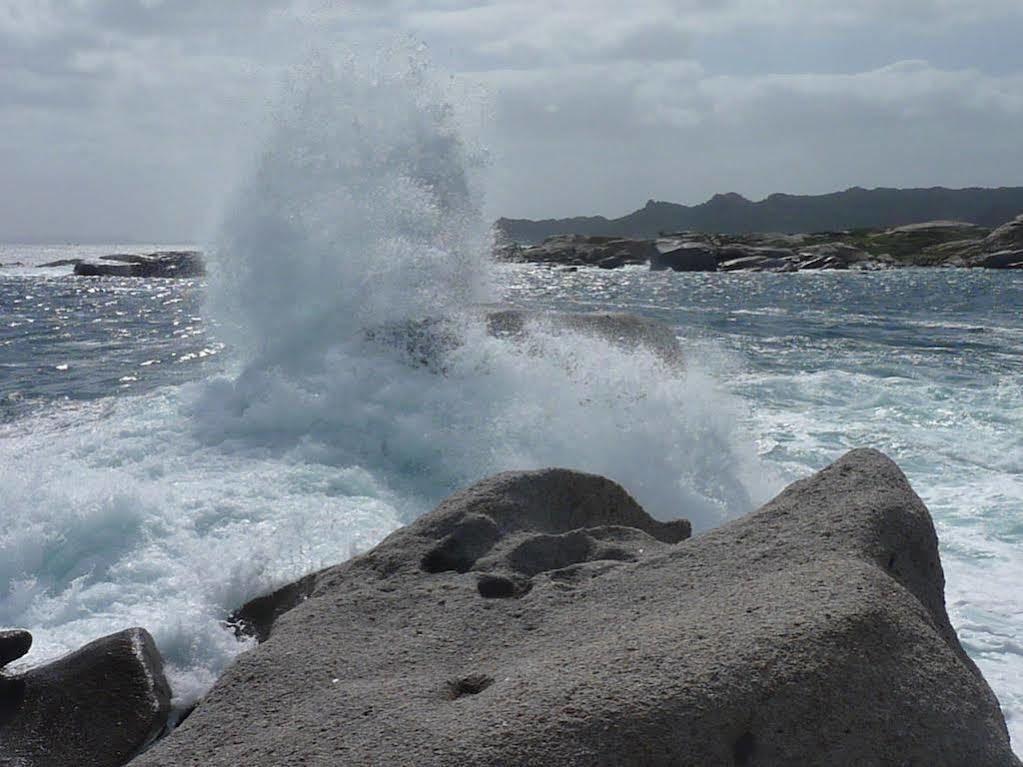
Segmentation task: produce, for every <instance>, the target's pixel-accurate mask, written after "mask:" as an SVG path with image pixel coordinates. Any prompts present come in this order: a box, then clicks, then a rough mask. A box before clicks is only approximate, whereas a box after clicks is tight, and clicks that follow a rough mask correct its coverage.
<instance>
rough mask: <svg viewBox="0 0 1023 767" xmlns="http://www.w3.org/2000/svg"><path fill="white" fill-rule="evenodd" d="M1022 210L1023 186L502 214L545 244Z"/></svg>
mask: <svg viewBox="0 0 1023 767" xmlns="http://www.w3.org/2000/svg"><path fill="white" fill-rule="evenodd" d="M1021 212H1023V187H1002V188H999V189H976V188H974V189H944V188H942V187H935V188H933V189H862V188H859V187H854V188H853V189H847V190H846V191H844V192H835V193H833V194H823V195H817V196H798V195H790V194H772V195H771V196H770V197H768V198H767V199H765V200H761V201H760V202H751V201H750V200H747V199H746V198H745V197H743V196H742V195H738V194H718V195H715V196H714V197H712V198H711V199H710V200H708V201H707V202H705V203H703V204H701V205H694V206H686V205H678V204H676V203H672V202H655V201H654V200H650V201H649V202H648V203H647V204H646V206H645V207H643V208H641V209H640V210H637V211H636V212H635V213H630V214H629V215H627V216H624V217H622V218H615V219H608V218H604V217H603V216H593V217H582V218H565V219H547V220H544V221H530V220H528V219H509V218H502V219H499V220H498V221H497V224H496V226H497V228H498V229H499V230H500V231H501V232H503V233H504V235H505V236H506V237H507V238H508V239H509V240H513V241H515V242H520V243H534V242H540V241H541V240H543V239H544V238H545V237H550V236H551V235H555V234H587V235H607V236H615V237H642V238H651V237H656V236H657V235H658V234H659V233H661V232H678V231H684V230H694V231H701V232H720V233H723V234H747V233H750V232H786V233H796V232H825V231H841V230H845V229H867V228H888V227H895V226H903V225H906V224H917V223H921V222H924V221H936V220H949V221H968V222H970V223H973V224H979V225H980V226H985V227H988V228H993V227H996V226H998V225H1000V224H1003V223H1005V222H1006V221H1008V220H1009V219H1012V218H1014V217H1015V216H1017V215H1019V214H1020V213H1021Z"/></svg>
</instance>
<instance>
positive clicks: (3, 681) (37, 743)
mask: <svg viewBox="0 0 1023 767" xmlns="http://www.w3.org/2000/svg"><path fill="white" fill-rule="evenodd" d="M169 713H170V688H169V686H168V685H167V680H166V679H165V678H164V675H163V660H162V658H161V657H160V654H159V652H158V651H157V649H156V645H155V644H153V639H152V637H150V636H149V634H148V633H147V632H146V631H145V630H143V629H130V630H128V631H122V632H121V633H119V634H114V635H113V636H109V637H106V638H104V639H99V640H97V641H95V642H93V643H91V644H89V645H86V646H85V647H83V648H82V649H80V650H78V651H77V652H74V653H72V654H71V655H68V656H65V657H64V658H61V659H60V660H57V661H54V662H53V663H49V664H47V665H45V666H41V667H39V668H34V669H31V670H29V671H26V672H25V673H22V674H17V675H10V676H8V675H4V676H0V765H11V767H121V765H124V764H127V763H128V761H129V760H131V758H132V757H133V756H135V755H136V754H137V753H138V752H139V751H140V750H141V749H142V748H144V747H145V746H147V745H148V744H149V743H151V742H152V741H153V739H155V738H156V737H157V736H158V735H159V734H160V733H161V732H162V731H163V729H164V727H165V726H166V723H167V717H168V714H169Z"/></svg>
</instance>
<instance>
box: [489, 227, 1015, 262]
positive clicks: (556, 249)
mask: <svg viewBox="0 0 1023 767" xmlns="http://www.w3.org/2000/svg"><path fill="white" fill-rule="evenodd" d="M495 257H496V258H497V259H498V260H499V261H508V262H524V263H539V264H548V265H551V266H559V267H565V268H568V269H573V268H579V267H597V268H601V269H618V268H621V267H623V266H628V265H648V266H649V268H650V269H651V270H653V271H664V270H673V271H679V272H732V271H753V272H798V271H815V270H833V269H839V270H860V271H877V270H882V269H896V268H902V267H911V266H929V267H948V268H953V267H958V268H985V269H1023V215H1020V216H1018V217H1017V218H1015V219H1013V220H1012V221H1010V222H1008V223H1006V224H1004V225H1002V226H1000V227H998V228H997V229H995V230H993V231H991V230H988V229H985V228H983V227H980V226H976V225H975V224H969V223H964V222H959V221H931V222H926V223H921V224H911V225H909V226H901V227H897V228H895V229H886V230H868V229H863V230H852V231H843V232H818V233H813V234H737V235H726V234H707V233H699V232H679V233H675V234H664V235H662V236H661V237H658V238H656V239H653V240H642V239H628V238H615V237H598V236H587V235H579V234H566V235H556V236H553V237H548V238H547V239H546V240H544V241H543V242H542V243H540V244H539V245H528V246H521V245H519V244H517V243H507V242H506V243H502V244H501V245H499V246H498V247H497V248H496V249H495Z"/></svg>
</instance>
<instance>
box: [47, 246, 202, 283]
mask: <svg viewBox="0 0 1023 767" xmlns="http://www.w3.org/2000/svg"><path fill="white" fill-rule="evenodd" d="M58 266H73V267H74V273H75V275H76V276H78V277H146V278H159V279H171V278H177V279H188V278H194V277H202V276H203V275H205V274H206V262H205V260H204V258H203V254H202V253H200V252H199V251H195V250H168V251H158V252H156V253H113V254H111V255H109V256H100V257H99V259H97V260H88V259H82V258H62V259H60V260H58V261H50V262H49V263H46V264H40V265H39V268H40V269H49V268H53V267H58Z"/></svg>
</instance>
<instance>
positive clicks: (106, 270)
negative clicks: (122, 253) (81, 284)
mask: <svg viewBox="0 0 1023 767" xmlns="http://www.w3.org/2000/svg"><path fill="white" fill-rule="evenodd" d="M75 275H76V276H78V277H137V276H138V275H137V274H136V269H135V265H134V264H97V263H95V262H92V261H83V262H82V263H80V264H75Z"/></svg>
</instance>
